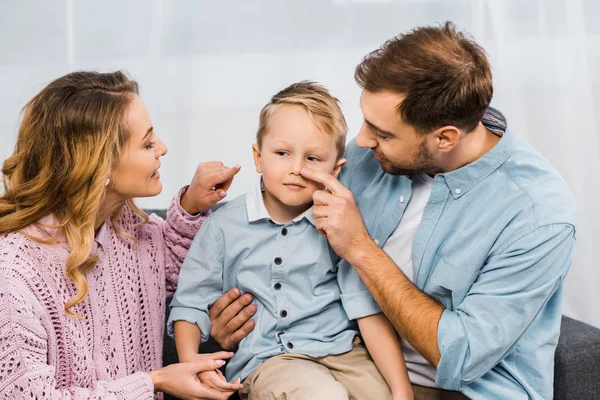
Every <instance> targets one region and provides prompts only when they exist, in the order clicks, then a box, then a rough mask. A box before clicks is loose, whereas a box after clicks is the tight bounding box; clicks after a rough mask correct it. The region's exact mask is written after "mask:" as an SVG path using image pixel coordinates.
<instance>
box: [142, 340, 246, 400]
mask: <svg viewBox="0 0 600 400" xmlns="http://www.w3.org/2000/svg"><path fill="white" fill-rule="evenodd" d="M232 356H233V353H228V352H225V351H221V352H218V353H212V354H198V356H197V357H196V358H195V361H193V362H188V363H179V364H171V365H168V366H166V367H164V368H161V369H157V370H155V371H150V372H148V375H150V378H152V383H153V384H154V390H155V391H158V392H165V393H169V394H171V395H173V396H176V397H179V398H181V399H184V400H222V399H226V398H228V397H229V395H231V393H230V394H229V395H227V397H224V396H225V394H224V393H222V392H220V391H219V390H215V389H212V388H210V387H208V386H206V385H204V384H202V382H201V381H200V379H199V377H198V376H199V374H200V373H202V372H206V371H216V370H218V369H219V368H220V367H222V366H223V365H224V364H225V361H223V359H224V358H230V357H232ZM228 385H234V386H235V387H236V389H235V390H237V389H241V388H242V387H243V385H240V384H237V385H236V384H233V383H232V384H228ZM232 393H233V392H232Z"/></svg>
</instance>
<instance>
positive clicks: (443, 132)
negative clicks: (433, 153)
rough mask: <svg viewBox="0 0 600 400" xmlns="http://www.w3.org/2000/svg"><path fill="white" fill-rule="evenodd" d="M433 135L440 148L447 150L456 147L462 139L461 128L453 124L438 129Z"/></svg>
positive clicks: (440, 149)
mask: <svg viewBox="0 0 600 400" xmlns="http://www.w3.org/2000/svg"><path fill="white" fill-rule="evenodd" d="M433 135H434V137H435V140H436V146H437V148H438V150H439V151H443V152H447V151H450V150H452V149H454V147H455V146H456V145H457V144H458V140H459V139H460V129H458V128H457V127H455V126H452V125H448V126H443V127H441V128H439V129H437V130H436V131H435V132H434V133H433Z"/></svg>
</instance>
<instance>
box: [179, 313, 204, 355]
mask: <svg viewBox="0 0 600 400" xmlns="http://www.w3.org/2000/svg"><path fill="white" fill-rule="evenodd" d="M173 331H174V334H173V338H174V339H175V347H176V348H177V356H178V357H179V362H193V361H194V360H195V357H196V355H197V354H198V349H199V348H200V342H201V340H202V332H201V331H200V328H198V326H197V325H195V324H192V323H190V322H187V321H183V320H180V321H175V323H174V324H173Z"/></svg>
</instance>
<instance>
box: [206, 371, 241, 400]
mask: <svg viewBox="0 0 600 400" xmlns="http://www.w3.org/2000/svg"><path fill="white" fill-rule="evenodd" d="M198 379H200V382H201V383H202V384H203V385H205V386H207V387H209V388H211V389H215V390H218V391H219V392H221V393H222V394H223V399H228V398H229V397H230V396H231V395H232V394H234V393H235V392H236V391H237V390H240V389H243V388H244V385H242V384H240V380H239V379H236V380H235V381H234V382H232V383H229V382H227V379H225V376H224V375H223V374H222V373H221V371H219V370H218V369H217V370H214V371H205V372H200V373H199V374H198Z"/></svg>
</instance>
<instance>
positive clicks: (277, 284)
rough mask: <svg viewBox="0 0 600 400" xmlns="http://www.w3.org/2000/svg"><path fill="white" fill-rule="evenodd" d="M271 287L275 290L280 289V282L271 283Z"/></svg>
mask: <svg viewBox="0 0 600 400" xmlns="http://www.w3.org/2000/svg"><path fill="white" fill-rule="evenodd" d="M273 287H274V288H275V290H280V289H281V283H279V282H277V283H276V284H274V285H273Z"/></svg>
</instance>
